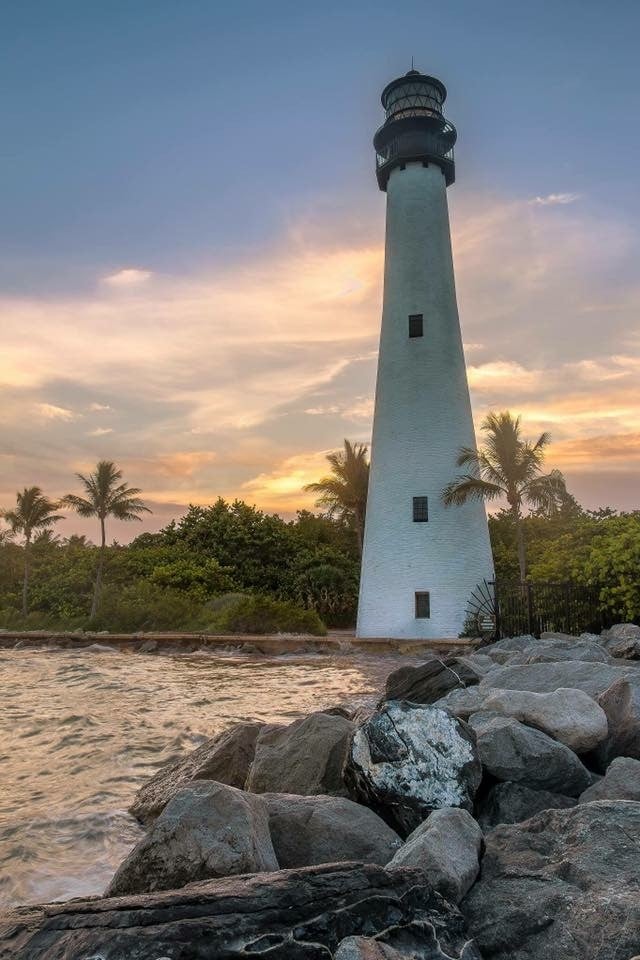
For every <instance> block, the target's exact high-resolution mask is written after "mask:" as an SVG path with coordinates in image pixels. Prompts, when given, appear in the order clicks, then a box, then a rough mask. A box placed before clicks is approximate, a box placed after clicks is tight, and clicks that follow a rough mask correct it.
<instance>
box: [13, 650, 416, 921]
mask: <svg viewBox="0 0 640 960" xmlns="http://www.w3.org/2000/svg"><path fill="white" fill-rule="evenodd" d="M399 662H400V658H398V657H397V656H385V657H375V656H371V655H365V654H360V655H353V656H351V655H347V654H341V655H335V656H334V655H331V656H328V655H308V656H288V657H276V658H265V657H261V656H240V655H218V654H216V655H212V654H201V655H199V654H183V655H179V656H145V655H143V654H127V653H120V652H115V651H109V650H93V651H88V650H84V651H83V650H75V651H71V650H7V651H0V690H1V691H2V699H1V701H0V702H1V709H0V904H15V903H35V902H41V901H50V900H66V899H68V898H70V897H79V896H87V895H95V894H100V893H102V891H103V890H104V887H105V886H106V884H107V882H108V881H109V880H110V878H111V876H112V875H113V873H114V871H115V869H116V867H117V866H118V864H119V863H120V861H121V860H122V859H123V858H124V856H126V854H127V852H128V851H129V849H130V848H131V847H132V846H133V844H134V843H135V842H136V841H137V839H138V838H139V837H140V836H141V830H140V827H139V826H138V825H137V823H136V821H134V820H133V819H132V817H130V816H129V814H128V813H127V812H126V811H127V807H128V806H129V804H130V803H131V801H132V799H133V796H134V794H135V793H136V790H137V789H138V787H139V786H140V785H141V784H142V783H143V782H144V781H145V780H146V779H148V777H150V776H152V774H153V773H155V772H156V770H157V769H158V767H160V766H162V765H163V764H164V763H166V762H167V761H169V760H172V759H174V758H175V757H178V756H180V755H181V754H183V753H185V752H187V751H188V750H191V749H193V748H194V747H196V746H198V745H199V744H200V743H202V742H203V740H204V739H206V738H207V737H210V736H212V735H214V734H216V733H219V732H220V731H221V730H224V729H226V728H227V727H229V726H231V725H232V724H234V723H236V722H237V721H239V720H264V721H272V722H278V721H280V722H285V723H286V722H291V720H293V719H295V718H296V717H299V716H302V715H303V714H305V713H309V712H310V711H312V710H317V709H322V708H323V707H327V706H332V705H334V704H336V703H340V702H345V701H348V702H351V703H355V704H358V703H367V702H371V700H372V699H373V698H375V697H376V696H377V694H378V693H379V691H380V688H381V686H382V684H383V682H384V678H385V676H386V674H387V673H388V672H389V671H390V670H392V669H395V668H396V667H397V666H398V664H399ZM402 662H403V663H406V662H407V660H406V658H404V659H402Z"/></svg>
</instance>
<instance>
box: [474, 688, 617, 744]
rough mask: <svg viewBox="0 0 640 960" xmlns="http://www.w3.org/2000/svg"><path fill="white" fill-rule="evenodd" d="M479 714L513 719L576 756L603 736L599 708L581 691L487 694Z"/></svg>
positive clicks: (602, 714) (603, 720) (604, 722)
mask: <svg viewBox="0 0 640 960" xmlns="http://www.w3.org/2000/svg"><path fill="white" fill-rule="evenodd" d="M481 710H483V711H489V712H492V713H500V714H502V715H503V716H505V717H515V718H516V720H521V721H522V722H523V723H526V724H527V725H528V726H530V727H536V728H537V729H538V730H542V731H543V732H544V733H548V734H549V736H550V737H553V738H554V740H559V741H560V742H561V743H564V744H565V745H566V746H567V747H569V748H570V749H571V750H575V752H576V753H586V752H587V751H588V750H592V749H593V748H594V747H596V746H597V745H598V744H599V743H601V742H602V741H603V740H604V739H605V737H606V736H607V732H608V727H607V717H606V715H605V712H604V710H603V709H602V707H600V706H598V704H597V703H596V702H595V700H593V698H592V697H590V696H589V694H588V693H585V692H584V691H583V690H571V689H566V688H563V687H560V688H559V689H558V690H554V691H553V693H531V692H530V691H527V690H494V691H493V692H492V693H491V692H489V694H488V696H487V698H486V700H485V701H484V702H483V704H482V707H481Z"/></svg>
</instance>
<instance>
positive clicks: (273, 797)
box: [261, 793, 402, 868]
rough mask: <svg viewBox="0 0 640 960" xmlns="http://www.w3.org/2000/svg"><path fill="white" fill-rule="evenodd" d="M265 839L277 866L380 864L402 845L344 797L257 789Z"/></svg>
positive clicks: (379, 822) (371, 814)
mask: <svg viewBox="0 0 640 960" xmlns="http://www.w3.org/2000/svg"><path fill="white" fill-rule="evenodd" d="M261 799H262V800H264V802H265V804H266V807H267V810H268V813H269V830H270V831H271V841H272V843H273V848H274V850H275V853H276V857H277V859H278V863H279V864H280V866H281V867H283V868H289V867H310V866H313V865H314V864H317V863H339V862H340V861H343V860H360V861H362V862H364V863H379V864H381V865H382V866H384V865H385V864H386V863H388V862H389V861H390V860H391V858H392V857H393V856H394V854H395V853H396V851H397V850H399V849H400V847H401V846H402V840H401V839H400V837H399V836H398V834H397V833H396V832H395V831H394V830H392V829H391V827H389V826H387V824H386V823H385V822H384V820H381V819H380V817H379V816H378V815H377V814H375V813H374V812H373V810H369V808H368V807H362V806H360V804H359V803H354V802H353V800H347V798H346V797H300V796H295V795H293V794H283V793H263V794H262V795H261Z"/></svg>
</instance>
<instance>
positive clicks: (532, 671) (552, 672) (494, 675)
mask: <svg viewBox="0 0 640 960" xmlns="http://www.w3.org/2000/svg"><path fill="white" fill-rule="evenodd" d="M619 679H623V680H627V679H628V680H629V682H630V683H632V684H634V685H637V686H640V671H638V670H637V669H635V668H634V667H633V666H631V665H629V666H623V665H621V664H617V663H585V662H583V661H582V660H564V661H558V662H557V663H529V664H526V665H524V666H511V665H510V664H508V665H507V666H504V667H500V669H499V670H492V671H491V673H490V674H488V676H486V677H485V678H483V680H481V681H480V688H481V689H484V690H486V689H488V688H491V687H493V688H495V689H497V690H531V691H532V692H533V693H552V692H553V691H554V690H558V689H559V688H560V687H571V688H572V689H574V690H584V692H585V693H588V694H589V696H590V697H593V698H594V699H597V698H598V697H599V696H600V694H601V693H604V691H605V690H606V689H607V687H610V686H611V684H612V683H614V682H615V681H616V680H619Z"/></svg>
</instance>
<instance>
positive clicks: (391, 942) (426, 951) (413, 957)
mask: <svg viewBox="0 0 640 960" xmlns="http://www.w3.org/2000/svg"><path fill="white" fill-rule="evenodd" d="M456 956H457V958H458V960H481V958H480V954H479V952H478V950H477V948H476V946H475V944H474V943H473V942H471V941H469V942H468V943H466V944H464V946H463V947H462V951H461V952H460V953H457V954H456ZM403 957H406V958H407V960H452V955H451V954H450V953H443V952H442V946H441V944H440V941H439V938H438V932H437V928H436V927H435V926H434V924H432V923H428V922H425V921H424V920H414V921H413V922H412V923H408V924H404V925H402V926H401V925H399V924H394V925H393V926H392V927H389V928H388V929H387V930H385V931H384V933H380V934H378V936H377V937H345V939H344V940H343V941H342V942H341V943H340V944H339V945H338V949H337V950H336V952H335V954H334V958H335V960H402V958H403Z"/></svg>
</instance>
